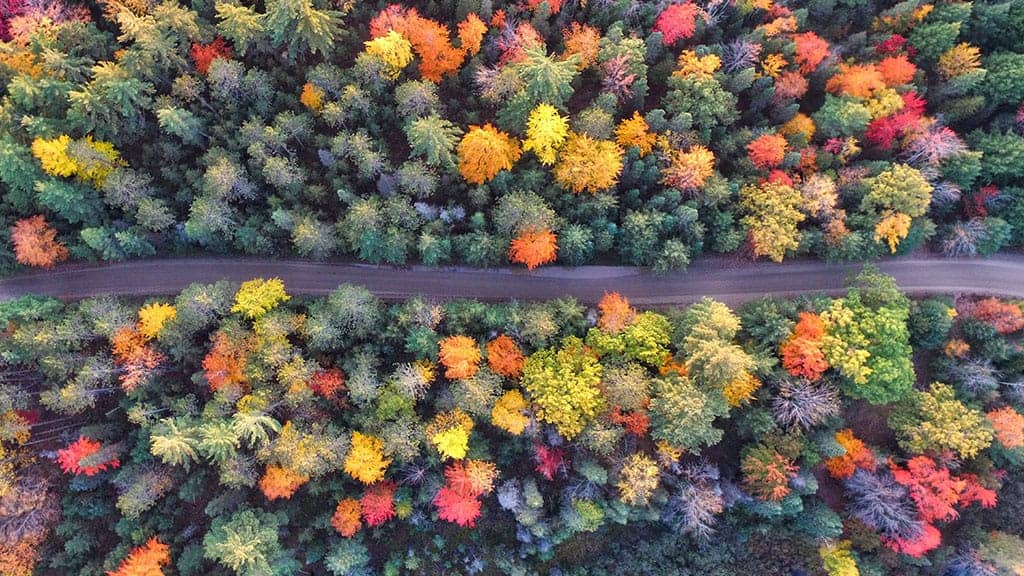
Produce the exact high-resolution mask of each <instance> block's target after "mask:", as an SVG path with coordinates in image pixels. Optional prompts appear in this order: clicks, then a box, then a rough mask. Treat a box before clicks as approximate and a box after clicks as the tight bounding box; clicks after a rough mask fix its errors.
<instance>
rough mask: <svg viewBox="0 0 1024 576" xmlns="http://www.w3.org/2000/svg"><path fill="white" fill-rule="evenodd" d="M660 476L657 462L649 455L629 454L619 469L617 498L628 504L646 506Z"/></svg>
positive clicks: (640, 453)
mask: <svg viewBox="0 0 1024 576" xmlns="http://www.w3.org/2000/svg"><path fill="white" fill-rule="evenodd" d="M660 476H661V474H660V472H659V471H658V464H657V463H656V462H655V461H654V460H652V459H651V458H650V457H649V456H647V455H646V454H644V453H642V452H634V453H632V454H630V455H629V456H628V457H627V458H626V463H625V464H623V465H622V469H621V470H619V481H618V483H617V486H618V488H619V500H621V501H622V502H624V503H626V504H629V505H630V506H647V504H648V503H649V502H650V500H651V497H652V496H653V495H654V491H655V490H657V489H658V485H659V479H660Z"/></svg>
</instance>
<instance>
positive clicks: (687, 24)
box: [654, 2, 700, 46]
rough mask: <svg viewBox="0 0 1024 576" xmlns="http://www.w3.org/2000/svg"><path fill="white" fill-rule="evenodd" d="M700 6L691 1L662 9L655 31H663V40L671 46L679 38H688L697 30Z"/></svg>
mask: <svg viewBox="0 0 1024 576" xmlns="http://www.w3.org/2000/svg"><path fill="white" fill-rule="evenodd" d="M699 13H700V8H698V7H697V6H695V5H694V4H692V3H690V2H683V3H682V4H672V5H670V6H668V7H667V8H665V9H664V10H662V12H661V14H659V15H658V19H657V20H655V21H654V31H655V32H661V39H662V42H664V43H665V46H671V45H673V44H675V43H676V42H678V41H679V40H687V39H689V38H690V37H691V36H693V33H694V32H696V30H697V14H699Z"/></svg>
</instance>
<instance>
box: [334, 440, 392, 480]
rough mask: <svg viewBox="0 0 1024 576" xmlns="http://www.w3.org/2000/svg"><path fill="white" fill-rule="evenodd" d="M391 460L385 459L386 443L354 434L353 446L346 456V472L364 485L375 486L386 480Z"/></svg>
mask: <svg viewBox="0 0 1024 576" xmlns="http://www.w3.org/2000/svg"><path fill="white" fill-rule="evenodd" d="M389 465H391V459H390V458H385V457H384V442H383V441H382V440H381V439H380V438H377V437H376V436H370V435H368V434H363V433H362V432H353V433H352V446H351V447H350V448H349V450H348V454H347V455H346V456H345V463H344V470H345V472H346V473H347V474H348V475H349V476H351V477H353V478H355V479H356V480H359V481H360V482H362V483H363V484H373V483H374V482H376V481H378V480H380V479H382V478H384V472H385V471H386V470H387V469H388V466H389Z"/></svg>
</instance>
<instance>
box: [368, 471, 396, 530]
mask: <svg viewBox="0 0 1024 576" xmlns="http://www.w3.org/2000/svg"><path fill="white" fill-rule="evenodd" d="M396 488H397V486H395V483H394V482H390V481H384V482H378V483H376V484H374V485H373V486H370V487H368V488H367V489H366V491H365V492H363V497H362V498H360V499H359V507H360V508H361V509H362V515H363V520H364V521H366V525H367V526H370V527H374V526H380V525H381V524H383V523H385V522H387V521H388V520H390V519H392V518H394V517H395V489H396Z"/></svg>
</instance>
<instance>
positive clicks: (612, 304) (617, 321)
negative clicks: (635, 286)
mask: <svg viewBox="0 0 1024 576" xmlns="http://www.w3.org/2000/svg"><path fill="white" fill-rule="evenodd" d="M597 309H598V310H599V311H600V312H601V315H600V316H599V317H598V319H597V325H598V327H599V328H601V330H604V331H605V332H607V333H609V334H618V333H619V332H621V331H622V330H624V329H625V328H626V327H627V326H629V325H630V324H632V323H633V320H634V319H635V318H636V310H634V309H633V307H632V306H630V305H629V300H628V299H627V298H626V297H625V296H623V295H621V294H619V293H618V292H605V293H604V296H602V297H601V300H600V301H599V302H598V303H597Z"/></svg>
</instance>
